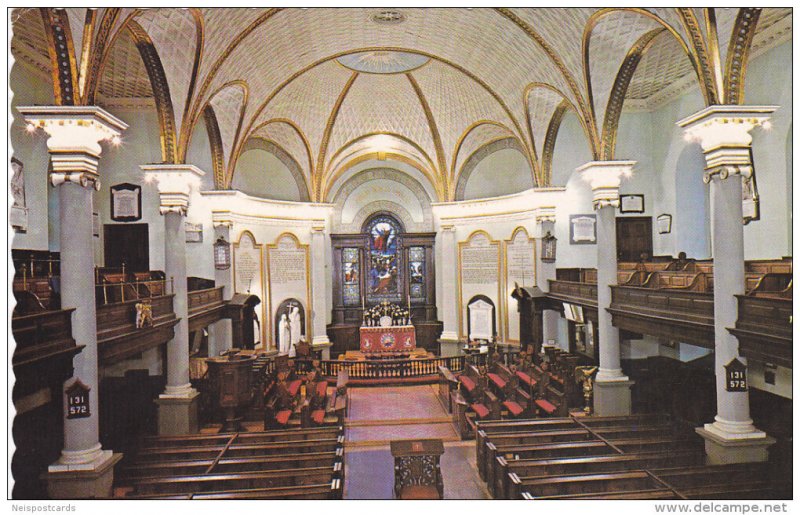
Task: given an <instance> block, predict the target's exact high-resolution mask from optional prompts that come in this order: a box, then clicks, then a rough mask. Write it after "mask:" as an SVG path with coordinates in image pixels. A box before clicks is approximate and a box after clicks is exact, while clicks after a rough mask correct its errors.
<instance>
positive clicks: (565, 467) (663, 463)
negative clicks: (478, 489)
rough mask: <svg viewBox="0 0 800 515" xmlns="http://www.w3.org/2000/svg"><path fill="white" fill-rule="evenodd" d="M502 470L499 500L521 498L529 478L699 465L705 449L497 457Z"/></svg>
mask: <svg viewBox="0 0 800 515" xmlns="http://www.w3.org/2000/svg"><path fill="white" fill-rule="evenodd" d="M497 461H498V463H497V467H498V473H497V477H496V483H495V485H494V488H492V489H491V490H490V491H491V492H492V495H493V496H494V497H495V498H496V499H519V497H520V495H521V493H522V491H524V490H525V482H526V481H527V480H529V479H535V478H542V477H548V476H572V475H579V474H598V473H609V472H624V471H626V470H637V469H648V468H657V467H668V466H669V467H678V466H685V467H690V466H695V465H700V464H702V463H703V462H704V461H705V456H704V454H703V453H702V452H696V451H676V452H662V453H642V454H619V455H609V456H588V457H576V458H559V459H547V460H517V461H510V462H509V461H506V460H505V458H503V457H502V456H499V457H498V458H497Z"/></svg>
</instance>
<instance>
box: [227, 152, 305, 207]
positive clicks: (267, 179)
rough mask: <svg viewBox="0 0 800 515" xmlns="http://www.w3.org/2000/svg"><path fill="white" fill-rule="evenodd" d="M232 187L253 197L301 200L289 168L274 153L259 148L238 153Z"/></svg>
mask: <svg viewBox="0 0 800 515" xmlns="http://www.w3.org/2000/svg"><path fill="white" fill-rule="evenodd" d="M231 187H232V188H233V189H236V190H239V191H242V192H244V193H247V194H248V195H252V196H255V197H262V198H268V199H274V200H296V201H299V200H300V190H299V189H298V188H297V181H296V180H295V178H294V176H293V175H292V172H291V171H289V169H288V168H287V167H286V165H285V164H283V163H282V162H281V160H280V159H278V158H277V157H275V156H274V155H273V154H271V153H269V152H266V151H264V150H261V149H258V148H254V149H250V150H248V151H246V152H244V153H243V154H242V155H240V156H239V159H238V161H236V172H235V173H234V175H233V182H232V184H231Z"/></svg>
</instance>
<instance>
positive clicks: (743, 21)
mask: <svg viewBox="0 0 800 515" xmlns="http://www.w3.org/2000/svg"><path fill="white" fill-rule="evenodd" d="M760 16H761V9H755V8H749V7H747V8H742V9H739V14H738V15H737V16H736V23H735V24H734V26H733V31H732V32H731V39H730V43H728V56H727V62H726V65H725V80H724V91H725V103H726V104H741V103H743V102H744V79H745V75H746V73H747V63H748V62H749V60H750V49H751V47H752V45H753V36H755V33H756V27H757V26H758V19H759V17H760Z"/></svg>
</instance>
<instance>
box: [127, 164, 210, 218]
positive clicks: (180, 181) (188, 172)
mask: <svg viewBox="0 0 800 515" xmlns="http://www.w3.org/2000/svg"><path fill="white" fill-rule="evenodd" d="M140 168H141V169H142V170H143V171H144V180H145V182H148V183H155V184H156V186H157V188H158V196H159V200H160V206H159V213H161V214H162V215H166V214H167V213H178V214H179V215H181V216H186V212H187V210H188V209H189V199H190V196H191V193H192V191H193V190H196V189H198V188H199V186H200V180H201V178H202V177H203V176H204V175H205V172H204V171H203V170H201V169H199V168H198V167H196V166H194V165H189V164H155V165H141V166H140Z"/></svg>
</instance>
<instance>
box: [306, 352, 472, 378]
mask: <svg viewBox="0 0 800 515" xmlns="http://www.w3.org/2000/svg"><path fill="white" fill-rule="evenodd" d="M464 359H465V357H464V356H451V357H447V358H422V359H376V360H359V361H351V360H325V361H321V362H320V367H321V369H322V375H323V376H325V377H329V378H335V377H336V376H337V374H338V373H339V371H340V370H342V369H344V370H347V372H348V374H349V378H350V382H351V383H353V384H381V383H402V382H431V383H435V382H437V381H438V377H439V367H440V366H441V367H446V368H448V369H450V371H451V372H454V373H458V372H460V371H461V370H463V368H464Z"/></svg>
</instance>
